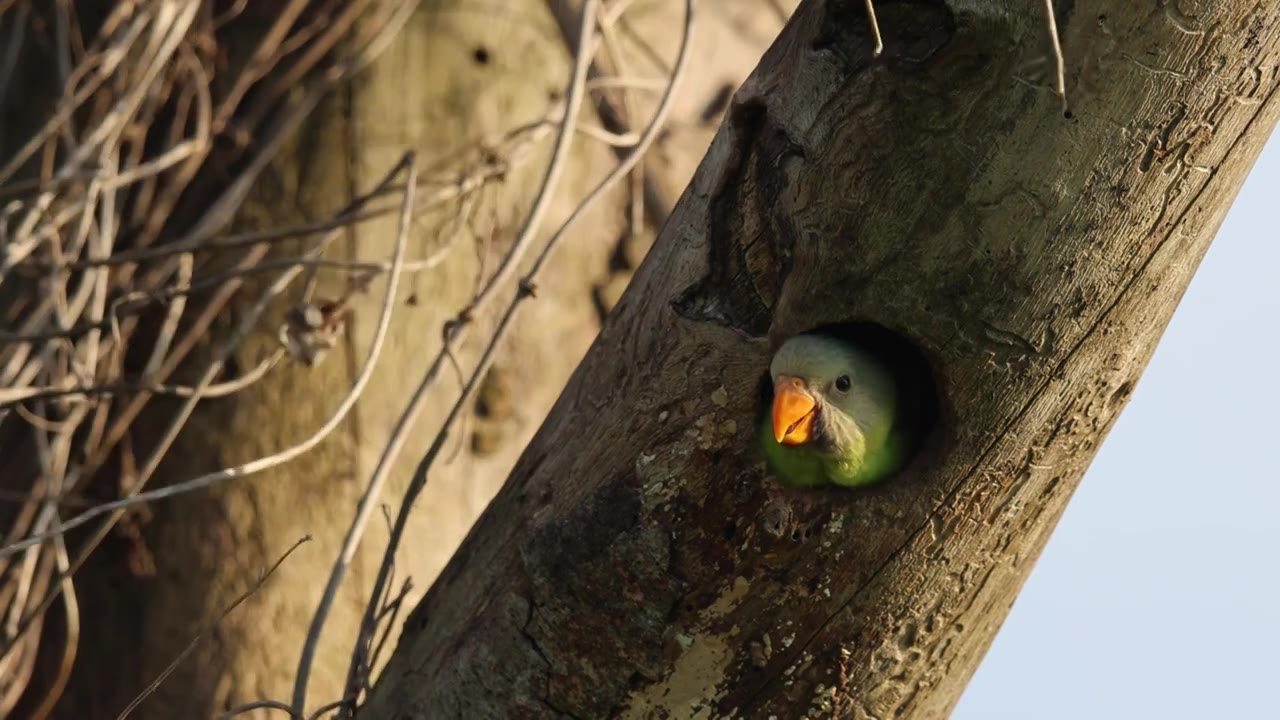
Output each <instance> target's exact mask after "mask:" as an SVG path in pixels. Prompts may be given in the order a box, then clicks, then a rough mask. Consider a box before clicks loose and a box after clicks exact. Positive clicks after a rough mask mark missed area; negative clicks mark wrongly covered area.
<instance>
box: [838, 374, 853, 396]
mask: <svg viewBox="0 0 1280 720" xmlns="http://www.w3.org/2000/svg"><path fill="white" fill-rule="evenodd" d="M851 387H853V382H852V381H850V380H849V376H848V375H841V376H840V377H838V378H836V389H837V390H839V391H840V392H849V388H851Z"/></svg>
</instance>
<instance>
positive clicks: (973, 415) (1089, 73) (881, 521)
mask: <svg viewBox="0 0 1280 720" xmlns="http://www.w3.org/2000/svg"><path fill="white" fill-rule="evenodd" d="M1058 5H1059V21H1060V27H1061V28H1062V31H1063V39H1064V46H1065V48H1066V51H1067V59H1068V90H1069V94H1070V98H1071V101H1072V103H1071V104H1072V112H1071V115H1070V117H1064V115H1063V112H1062V109H1061V107H1060V105H1059V100H1058V99H1057V98H1056V97H1055V96H1053V95H1052V94H1051V93H1050V92H1049V91H1048V90H1047V88H1045V87H1040V86H1038V84H1037V83H1034V82H1028V81H1026V79H1025V78H1023V77H1022V76H1021V75H1020V72H1021V71H1020V67H1021V65H1022V61H1023V60H1024V59H1025V55H1026V53H1025V52H1022V51H1015V50H1018V49H1017V48H1014V49H1011V48H1010V43H1009V41H1008V36H1007V34H1005V33H1004V32H1002V31H1003V30H1004V27H1005V26H1003V25H1001V24H999V23H986V22H982V21H979V20H976V19H974V18H971V17H960V18H954V17H953V16H952V14H951V13H950V12H948V11H947V10H946V9H945V8H944V7H943V5H942V4H941V3H938V2H934V3H923V2H921V3H891V2H877V8H878V9H879V14H880V26H881V28H882V29H883V31H884V33H885V36H886V37H885V40H886V46H887V49H886V53H885V56H884V57H883V58H882V59H880V60H873V58H872V57H871V53H870V46H869V44H868V39H867V35H866V29H865V22H864V20H863V19H862V17H863V16H862V2H861V1H860V0H858V1H854V0H847V1H845V2H836V1H835V0H830V1H827V2H823V1H821V0H812V1H810V2H805V3H803V4H802V6H801V8H800V9H799V10H798V11H797V15H796V17H795V18H793V20H792V22H791V23H790V25H789V26H788V28H787V29H786V30H785V31H784V32H783V35H782V37H781V38H780V39H779V40H778V41H777V42H776V43H775V45H774V46H773V48H772V49H771V50H770V51H769V53H768V54H767V55H766V57H765V58H764V60H763V61H762V62H761V64H760V66H759V68H758V69H757V71H756V73H755V74H754V75H753V77H752V78H751V79H750V80H749V81H748V82H747V83H746V85H745V86H744V87H743V88H742V89H741V91H740V92H739V93H738V95H737V97H736V100H735V104H734V107H733V108H732V109H731V111H730V113H729V117H728V119H727V120H726V122H725V125H724V126H723V128H722V129H721V131H720V132H719V134H718V135H717V137H716V139H715V140H714V142H713V144H712V147H711V149H710V151H709V152H708V155H707V157H706V159H705V160H704V162H703V164H702V165H701V167H700V169H699V171H698V173H697V175H696V176H695V179H694V181H693V183H692V185H691V186H690V187H689V189H688V190H687V191H686V192H685V194H684V196H683V197H682V199H681V201H680V202H679V204H678V206H677V208H676V210H675V213H674V215H673V217H672V219H671V221H670V222H669V223H668V224H667V225H666V227H665V228H664V230H663V232H662V233H661V235H660V237H659V239H658V242H657V244H656V245H655V248H654V250H653V252H652V253H651V254H650V256H649V257H648V258H647V260H646V261H645V263H644V265H643V266H642V268H641V270H640V272H639V273H638V275H637V276H636V279H635V281H634V282H633V284H632V286H631V287H630V289H629V290H628V291H627V293H626V294H625V296H624V297H623V299H622V301H621V303H620V305H619V306H618V307H617V308H616V310H615V312H614V314H613V316H612V318H611V320H610V321H609V322H608V323H607V325H606V327H605V328H604V330H603V331H602V334H601V336H600V337H599V339H598V340H597V342H596V343H595V345H594V346H593V348H592V349H591V351H590V352H589V353H588V355H587V358H586V359H585V361H584V362H583V363H582V365H581V366H580V367H579V369H578V371H577V372H576V373H575V375H574V377H573V379H572V380H571V381H570V383H569V386H568V387H567V389H566V390H565V391H564V393H563V395H562V396H561V397H560V399H559V401H558V402H557V404H556V406H555V407H554V408H553V409H552V412H551V414H550V416H549V418H548V419H547V421H546V422H545V423H544V425H543V426H542V428H541V430H540V431H539V432H538V434H537V435H536V436H535V438H534V440H533V442H532V443H531V445H530V446H529V448H528V449H527V450H526V452H525V454H524V456H523V458H522V459H521V461H520V462H519V463H518V464H517V466H516V469H515V470H514V472H513V474H512V476H511V477H510V479H509V480H508V482H507V484H506V485H505V486H504V488H503V489H502V491H501V492H500V493H499V495H498V496H497V498H496V499H495V500H494V502H493V503H492V504H491V505H490V506H489V508H488V510H487V511H486V512H485V513H484V515H483V516H482V517H481V520H480V521H479V522H478V523H477V525H476V526H475V527H474V528H473V529H472V531H471V533H470V535H469V536H468V538H467V540H466V541H465V542H464V544H463V546H462V548H461V550H460V551H459V552H458V554H457V555H456V556H455V558H454V559H453V561H452V562H451V564H450V565H449V566H448V568H446V570H445V572H444V573H443V574H442V576H441V578H440V579H439V580H438V581H437V583H436V585H435V586H434V587H433V588H432V590H431V591H430V593H429V594H428V596H427V597H426V598H425V600H424V601H423V602H422V603H421V605H420V606H419V607H418V608H417V609H416V611H415V612H414V613H413V615H412V616H411V617H410V618H409V620H408V621H407V622H406V625H405V633H404V635H403V637H402V638H401V641H400V644H399V647H398V648H397V650H396V652H395V655H394V656H393V658H392V660H391V661H390V663H389V665H388V667H387V669H386V671H385V673H384V674H383V675H382V677H381V679H380V680H379V682H378V683H377V685H376V687H375V688H374V691H373V693H372V697H371V699H370V701H369V702H368V703H367V705H366V707H365V708H364V712H363V715H364V716H365V717H370V718H397V719H400V718H432V719H433V720H438V719H439V718H456V717H467V718H472V717H562V716H570V717H575V718H597V717H615V716H616V717H627V718H647V717H671V718H678V717H704V718H711V717H740V718H769V717H774V716H776V717H778V718H798V717H804V716H806V715H808V716H813V715H816V716H819V717H829V716H839V717H857V718H890V717H912V718H940V717H945V716H946V715H947V714H948V712H949V711H950V709H951V708H952V707H953V706H954V704H955V702H956V700H957V699H958V697H959V695H960V692H961V690H962V689H963V687H964V685H965V683H966V682H967V680H968V678H969V677H970V675H971V673H972V672H973V670H974V668H975V667H976V666H977V664H978V661H979V660H980V658H981V657H982V655H983V653H984V652H985V650H986V648H987V647H988V646H989V644H990V642H991V640H992V638H993V636H994V634H995V632H996V630H997V628H998V627H999V626H1000V624H1001V622H1002V621H1003V619H1004V617H1005V614H1006V612H1007V610H1008V608H1009V606H1010V604H1011V603H1012V602H1013V600H1014V597H1015V596H1016V594H1017V592H1018V590H1019V588H1020V587H1021V585H1022V583H1023V581H1024V580H1025V578H1026V576H1027V574H1028V573H1029V572H1030V570H1031V567H1032V565H1033V563H1034V561H1035V560H1036V558H1037V556H1038V555H1039V552H1040V550H1041V548H1042V547H1043V545H1044V543H1045V541H1046V539H1047V538H1048V536H1049V533H1050V532H1051V531H1052V528H1053V526H1054V524H1055V523H1056V521H1057V519H1058V517H1059V515H1060V514H1061V512H1062V510H1063V508H1064V506H1065V505H1066V503H1067V501H1068V499H1069V497H1070V495H1071V493H1072V491H1073V489H1074V488H1075V487H1076V485H1077V483H1078V482H1079V480H1080V477H1081V475H1082V474H1083V472H1084V470H1085V468H1086V467H1087V466H1088V464H1089V462H1090V461H1091V459H1092V457H1093V455H1094V453H1095V452H1096V450H1097V448H1098V445H1099V444H1100V443H1101V441H1102V439H1103V438H1104V436H1105V434H1106V432H1107V430H1108V429H1109V428H1110V426H1111V424H1112V422H1113V421H1114V420H1115V418H1116V416H1117V415H1118V413H1119V412H1120V411H1121V409H1122V408H1123V407H1124V405H1125V403H1126V401H1127V398H1128V397H1129V395H1130V393H1131V392H1132V390H1133V387H1134V384H1135V383H1136V382H1137V381H1138V378H1139V375H1140V374H1141V372H1142V370H1143V368H1144V366H1145V364H1146V362H1147V360H1148V358H1149V357H1150V354H1151V352H1152V350H1153V349H1154V347H1155V345H1156V342H1157V341H1158V339H1159V337H1160V334H1161V332H1162V331H1163V329H1164V327H1165V324H1166V323H1167V321H1168V319H1169V317H1170V315H1171V313H1172V312H1173V310H1174V308H1175V306H1176V304H1177V302H1178V300H1179V298H1180V297H1181V295H1182V293H1183V291H1184V289H1185V288H1186V286H1187V283H1188V281H1189V280H1190V277H1191V275H1192V273H1193V272H1194V270H1195V268H1196V266H1197V264H1198V262H1199V259H1200V257H1201V256H1202V254H1203V252H1204V251H1205V249H1206V248H1207V246H1208V244H1209V242H1210V240H1211V239H1212V237H1213V235H1214V233H1215V232H1216V230H1217V227H1218V225H1219V223H1220V221H1221V219H1222V217H1223V215H1224V214H1225V212H1226V210H1227V208H1228V207H1229V205H1230V203H1231V201H1232V199H1233V197H1234V195H1235V193H1236V191H1237V189H1238V187H1239V185H1240V183H1241V182H1242V180H1243V178H1244V177H1245V175H1246V174H1247V172H1248V170H1249V168H1250V167H1251V165H1252V163H1253V161H1254V159H1255V157H1256V156H1257V154H1258V152H1259V150H1260V148H1261V146H1262V144H1263V142H1264V141H1265V139H1266V137H1267V136H1268V134H1269V133H1270V132H1271V130H1272V128H1273V127H1274V125H1275V123H1276V120H1277V116H1278V114H1280V98H1277V95H1276V89H1277V86H1278V85H1280V83H1278V77H1277V70H1276V68H1277V64H1280V8H1277V7H1275V6H1274V5H1272V4H1270V3H1260V2H1253V1H1251V0H1250V1H1246V0H1223V1H1222V2H1214V3H1202V4H1200V5H1199V7H1198V10H1197V12H1198V14H1197V15H1191V14H1190V13H1187V12H1184V11H1183V10H1182V9H1181V6H1180V5H1179V4H1178V3H1172V2H1170V3H1165V2H1160V3H1157V2H1142V3H1112V2H1102V1H1101V0H1083V1H1077V2H1074V3H1067V2H1060V3H1058ZM1023 50H1025V48H1023ZM851 319H863V320H871V321H875V322H878V323H882V324H883V325H885V326H888V327H890V328H892V329H895V330H897V331H899V332H901V333H903V334H904V335H906V336H907V337H908V338H910V339H911V340H913V341H914V342H916V343H917V344H918V345H919V346H920V347H921V348H922V349H923V350H924V352H925V353H927V355H928V356H929V358H930V360H931V362H932V363H933V365H934V367H935V370H936V375H937V378H938V381H939V383H940V386H941V388H942V402H943V417H942V421H941V424H940V426H939V428H938V430H937V432H936V433H935V435H934V436H933V437H932V438H931V439H930V441H929V444H928V446H927V447H926V449H925V451H924V452H923V453H922V454H921V455H920V456H919V457H918V458H917V461H916V462H915V463H914V464H913V465H912V466H911V467H910V468H909V469H908V470H907V471H906V472H905V473H904V474H903V475H902V476H901V477H899V478H897V479H896V480H894V481H893V482H891V483H889V484H887V485H885V486H882V487H879V488H876V489H872V490H869V491H865V492H806V491H800V490H787V489H784V488H781V487H779V486H778V484H777V483H776V482H775V481H773V480H771V479H769V478H768V477H766V476H765V473H764V470H763V465H762V462H761V461H760V460H759V458H758V454H757V453H756V452H755V451H754V439H753V438H754V433H753V428H752V427H751V426H752V423H753V422H754V420H753V418H754V416H755V413H756V411H757V408H756V407H755V402H756V392H755V390H756V387H757V384H758V382H759V381H760V379H761V377H762V375H763V373H764V372H765V369H766V367H767V360H768V357H769V352H770V347H771V346H772V345H776V343H777V342H778V341H779V340H780V339H781V338H784V337H786V336H788V335H790V334H792V333H795V332H797V331H801V330H805V329H808V328H810V327H813V326H815V325H818V324H821V323H826V322H839V321H847V320H851Z"/></svg>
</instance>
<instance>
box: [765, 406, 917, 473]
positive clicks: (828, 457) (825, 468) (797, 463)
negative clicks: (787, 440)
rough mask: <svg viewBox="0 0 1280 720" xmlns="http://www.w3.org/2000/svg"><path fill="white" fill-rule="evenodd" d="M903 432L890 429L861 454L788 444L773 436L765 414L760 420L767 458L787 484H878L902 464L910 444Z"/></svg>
mask: <svg viewBox="0 0 1280 720" xmlns="http://www.w3.org/2000/svg"><path fill="white" fill-rule="evenodd" d="M903 435H904V433H902V432H890V433H889V434H888V435H887V436H886V437H885V438H884V442H883V444H881V445H880V446H879V447H873V448H870V449H869V450H868V451H867V452H865V453H863V454H861V455H859V454H846V455H844V456H841V455H839V454H828V453H824V452H822V451H821V450H819V449H818V448H816V447H814V446H812V445H801V446H798V447H787V446H785V445H781V444H779V443H778V441H777V440H775V439H774V437H773V426H772V424H771V423H770V422H769V417H768V415H766V416H765V417H764V421H763V422H761V423H760V442H761V444H762V445H763V447H764V455H765V459H766V460H768V461H769V467H770V469H772V470H773V472H774V474H776V475H777V476H778V478H779V479H780V480H783V481H784V482H786V483H787V484H788V485H796V486H800V487H815V486H819V485H826V484H828V483H831V484H835V485H843V486H845V487H858V486H860V485H871V484H874V483H877V482H879V481H881V480H883V479H885V478H886V477H888V476H889V475H891V474H893V472H894V471H895V470H897V469H898V468H900V467H901V466H902V462H903V460H905V459H906V451H907V449H908V447H909V444H908V442H907V440H906V438H905V437H903Z"/></svg>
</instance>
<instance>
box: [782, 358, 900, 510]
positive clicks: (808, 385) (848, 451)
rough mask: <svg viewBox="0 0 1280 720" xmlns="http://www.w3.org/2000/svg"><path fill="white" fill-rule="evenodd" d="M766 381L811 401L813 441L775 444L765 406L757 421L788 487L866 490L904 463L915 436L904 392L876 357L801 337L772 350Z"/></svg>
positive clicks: (895, 378)
mask: <svg viewBox="0 0 1280 720" xmlns="http://www.w3.org/2000/svg"><path fill="white" fill-rule="evenodd" d="M770 376H771V379H772V381H773V382H774V383H776V382H778V379H779V378H780V377H784V378H798V379H800V380H801V381H802V382H803V383H804V386H805V389H806V391H807V393H808V394H809V395H810V396H812V397H813V398H814V400H815V401H816V408H817V409H816V416H815V419H814V422H813V427H814V437H812V438H811V439H810V440H809V441H807V442H804V443H802V444H798V445H784V444H781V443H779V442H778V440H777V438H776V436H775V428H774V426H773V420H772V417H771V415H770V413H769V412H768V407H767V406H766V408H765V412H764V413H763V418H762V419H761V422H760V424H759V433H760V442H761V445H762V447H763V450H764V455H765V458H766V460H768V463H769V466H770V468H771V469H772V470H773V472H774V473H775V474H776V475H777V476H778V478H779V479H781V480H782V481H784V482H786V483H787V484H790V485H796V486H801V487H814V486H821V485H827V484H835V485H840V486H845V487H857V486H865V485H871V484H873V483H876V482H879V481H881V480H884V479H885V478H886V477H888V476H890V475H892V474H893V473H894V472H896V471H897V470H899V469H901V467H902V466H903V464H904V463H905V462H906V460H907V459H908V458H909V456H910V454H911V450H912V440H913V439H914V436H913V433H912V431H911V430H910V427H909V425H910V424H909V423H908V422H904V421H905V420H907V419H908V418H906V417H905V415H908V414H909V413H906V412H903V410H904V408H903V407H902V402H901V398H902V396H903V393H902V392H901V391H900V388H899V382H898V379H897V377H896V376H895V373H894V372H892V369H891V368H887V367H885V366H884V364H883V362H882V361H880V360H879V359H877V358H876V357H875V356H874V355H872V354H870V353H868V352H864V351H863V350H861V349H860V348H858V347H856V346H854V345H852V344H851V343H849V342H848V341H845V340H842V339H837V338H833V337H828V336H822V335H799V336H796V337H793V338H791V339H789V340H788V341H787V342H785V343H784V344H783V346H782V347H781V348H779V349H778V352H777V353H776V354H775V355H774V359H773V362H772V365H771V367H770ZM842 388H843V389H842ZM770 402H772V397H771V398H770Z"/></svg>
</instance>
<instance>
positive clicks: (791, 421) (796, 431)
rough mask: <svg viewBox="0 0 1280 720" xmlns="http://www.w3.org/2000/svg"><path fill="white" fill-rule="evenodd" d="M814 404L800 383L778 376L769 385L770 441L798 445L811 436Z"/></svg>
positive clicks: (792, 378) (807, 391) (784, 376)
mask: <svg viewBox="0 0 1280 720" xmlns="http://www.w3.org/2000/svg"><path fill="white" fill-rule="evenodd" d="M817 409H818V404H817V402H816V401H815V400H814V399H813V396H812V395H810V394H809V390H808V388H807V387H805V384H804V381H803V380H801V379H800V378H796V377H789V376H786V375H780V376H778V381H777V382H776V383H774V385H773V437H774V438H775V439H777V441H778V442H779V443H781V444H783V445H802V444H804V443H807V442H809V438H810V437H811V436H812V434H813V415H814V411H816V410H817Z"/></svg>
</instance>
